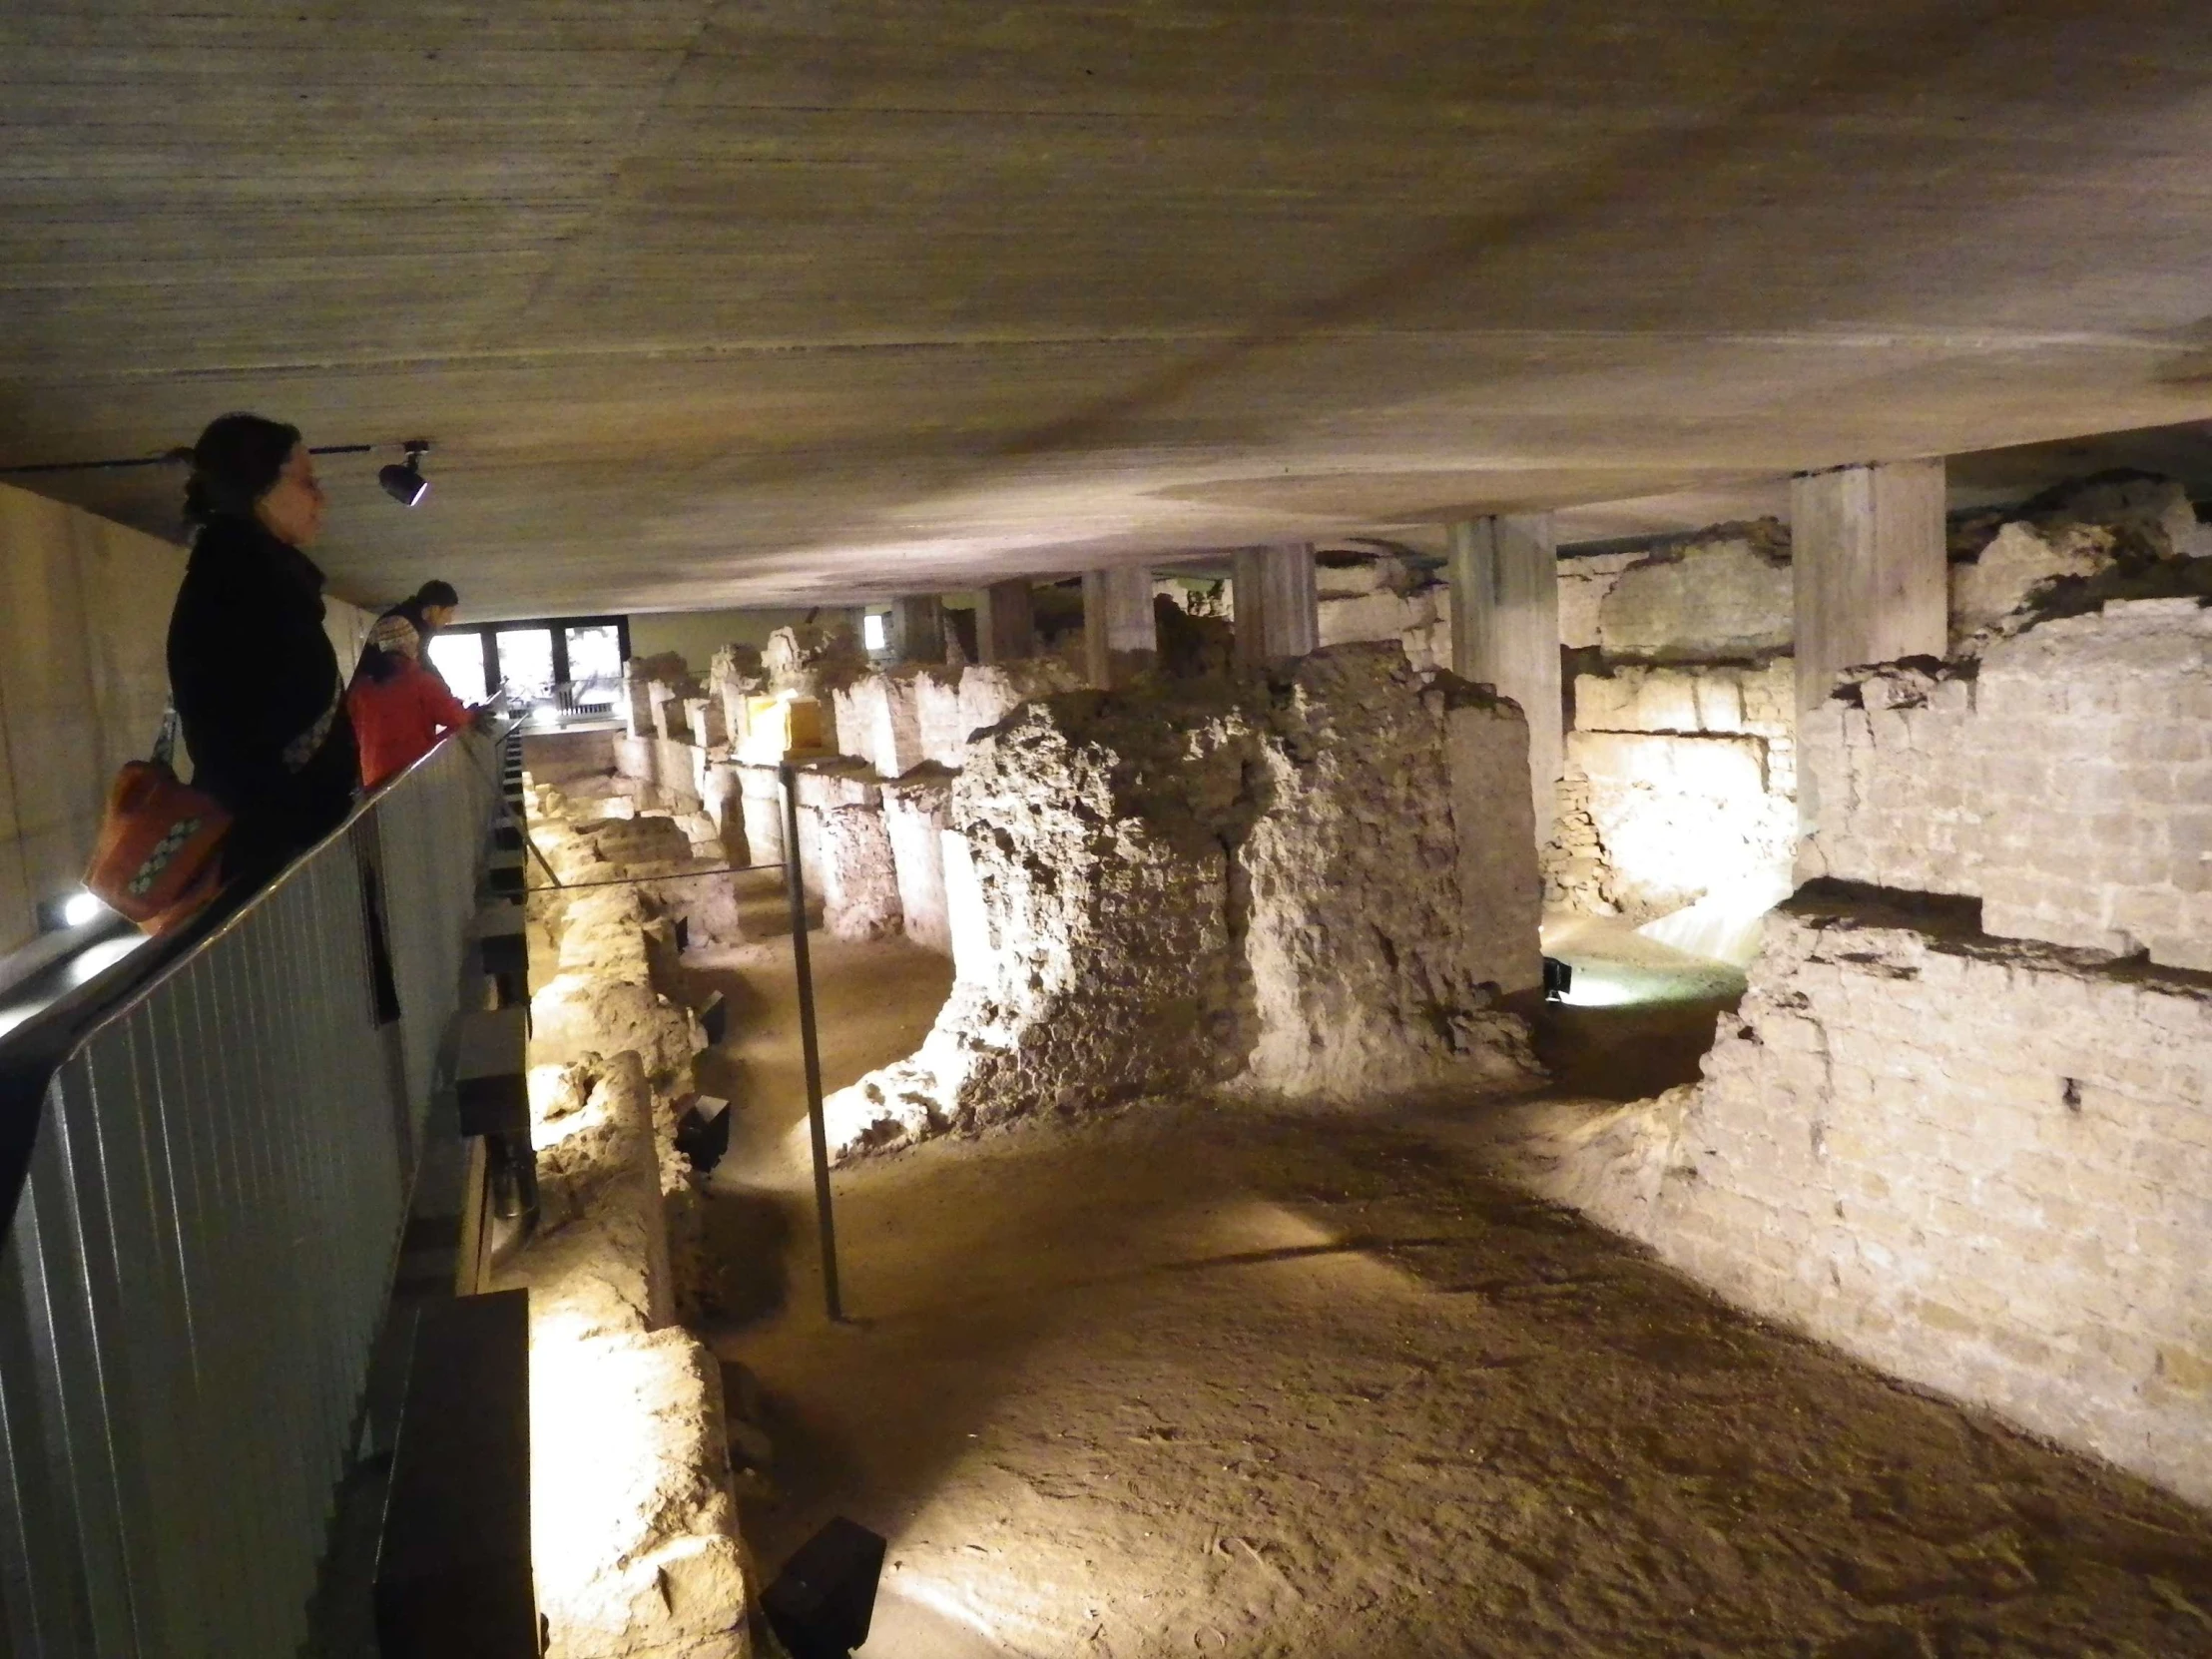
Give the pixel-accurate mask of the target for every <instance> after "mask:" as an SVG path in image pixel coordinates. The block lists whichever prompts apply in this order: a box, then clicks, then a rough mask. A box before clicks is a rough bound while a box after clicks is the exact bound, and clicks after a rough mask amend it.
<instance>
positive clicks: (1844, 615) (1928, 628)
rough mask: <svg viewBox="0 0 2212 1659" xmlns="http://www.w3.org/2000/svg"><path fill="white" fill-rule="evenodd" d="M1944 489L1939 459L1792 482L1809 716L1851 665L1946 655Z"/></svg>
mask: <svg viewBox="0 0 2212 1659" xmlns="http://www.w3.org/2000/svg"><path fill="white" fill-rule="evenodd" d="M1943 485H1944V473H1943V463H1942V461H1941V460H1940V459H1937V460H1933V461H1890V462H1886V463H1884V464H1882V465H1879V466H1846V467H1837V468H1836V469H1834V470H1833V471H1829V472H1809V473H1805V474H1803V475H1801V476H1800V477H1798V478H1796V479H1795V480H1793V481H1792V483H1791V485H1790V549H1791V554H1790V556H1791V563H1792V565H1793V566H1794V569H1795V575H1796V580H1797V692H1798V709H1799V710H1800V712H1803V711H1804V710H1807V709H1814V708H1818V707H1819V706H1820V705H1821V704H1822V703H1824V702H1826V701H1827V699H1828V694H1829V693H1830V692H1831V691H1833V690H1835V688H1836V681H1837V677H1838V676H1840V675H1841V674H1842V673H1843V672H1844V670H1846V669H1849V668H1856V667H1858V666H1859V665H1860V664H1862V663H1889V662H1895V661H1897V659H1898V658H1900V657H1921V656H1927V657H1940V656H1941V655H1942V654H1943V652H1944V650H1945V649H1946V647H1947V646H1948V644H1949V624H1950V574H1949V570H1948V567H1947V565H1946V562H1945V560H1946V551H1945V542H1946V537H1945V534H1944V526H1943Z"/></svg>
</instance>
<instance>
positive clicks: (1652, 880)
mask: <svg viewBox="0 0 2212 1659" xmlns="http://www.w3.org/2000/svg"><path fill="white" fill-rule="evenodd" d="M1795 700H1796V687H1795V667H1794V664H1793V662H1792V660H1791V659H1790V658H1788V657H1778V658H1775V659H1772V660H1771V661H1769V662H1767V663H1765V664H1763V665H1759V666H1744V665H1737V664H1720V663H1716V664H1700V665H1689V666H1676V665H1651V666H1644V665H1624V666H1622V667H1619V668H1616V669H1614V670H1613V671H1612V673H1610V674H1586V675H1581V676H1579V677H1577V679H1576V681H1575V724H1576V730H1574V731H1573V732H1570V733H1569V734H1568V735H1567V775H1568V778H1569V780H1570V784H1569V788H1568V790H1567V791H1566V792H1565V793H1564V795H1563V798H1562V812H1561V824H1560V828H1559V830H1558V834H1557V838H1556V839H1555V841H1554V842H1553V845H1552V847H1551V848H1549V849H1547V869H1546V874H1547V876H1548V877H1549V880H1550V883H1551V887H1552V891H1553V896H1554V898H1555V899H1556V900H1559V901H1563V902H1567V903H1570V904H1572V905H1574V906H1575V907H1576V908H1579V909H1583V910H1597V911H1602V910H1604V909H1612V910H1615V911H1619V912H1622V913H1625V914H1629V915H1634V916H1652V915H1660V914H1664V913H1666V912H1668V911H1671V910H1675V909H1679V908H1681V907H1682V906H1684V905H1687V904H1691V903H1694V902H1696V901H1697V900H1698V899H1699V898H1701V897H1704V896H1705V895H1706V894H1708V893H1717V894H1729V893H1738V892H1754V893H1755V892H1764V893H1766V894H1767V895H1768V896H1769V897H1771V896H1773V895H1774V894H1776V893H1779V892H1781V891H1784V890H1787V888H1788V887H1789V885H1790V884H1791V883H1790V871H1791V865H1792V859H1793V857H1794V854H1795V849H1796V844H1797V831H1798V810H1797V754H1796V749H1797V745H1796V737H1795V730H1796V722H1795V721H1794V719H1793V718H1792V710H1793V706H1794V703H1795ZM1763 902H1764V900H1762V903H1763Z"/></svg>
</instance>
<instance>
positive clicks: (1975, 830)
mask: <svg viewBox="0 0 2212 1659" xmlns="http://www.w3.org/2000/svg"><path fill="white" fill-rule="evenodd" d="M1805 762H1806V768H1807V773H1808V778H1809V781H1810V784H1811V786H1812V792H1813V795H1812V803H1811V806H1812V823H1811V827H1810V828H1811V834H1810V836H1809V838H1808V840H1807V843H1806V845H1805V848H1804V851H1803V853H1802V857H1801V868H1802V869H1803V871H1804V872H1805V873H1806V874H1808V875H1832V876H1837V877H1841V878H1845V879H1850V880H1857V881H1867V882H1874V883H1878V884H1881V885H1885V886H1892V887H1900V888H1906V889H1911V890H1917V891H1924V892H1943V893H1966V894H1973V895H1977V896H1979V897H1980V898H1981V899H1982V900H1983V905H1982V923H1983V925H1984V926H1985V927H1986V928H1987V929H1988V930H1989V931H1990V932H1991V933H1995V934H1999V935H2004V936H2011V937H2021V938H2036V939H2044V940H2049V941H2051V942H2054V943H2058V944H2069V945H2078V946H2083V947H2087V948H2091V949H2096V950H2103V951H2108V952H2112V953H2114V954H2120V955H2126V954H2130V953H2132V952H2135V951H2143V952H2145V953H2147V954H2148V956H2149V957H2150V959H2151V960H2152V961H2155V962H2162V963H2170V964H2173V965H2176V966H2183V967H2194V968H2212V610H2207V609H2206V608H2205V607H2204V605H2203V604H2202V603H2201V602H2199V601H2198V600H2195V599H2156V600H2135V601H2115V602H2113V603H2110V604H2107V605H2106V606H2105V607H2104V608H2103V609H2102V610H2101V611H2098V612H2095V613H2092V614H2088V615H2083V616H2076V617H2065V618H2058V619H2054V620H2051V621H2047V622H2043V623H2040V624H2038V625H2036V626H2034V627H2032V628H2029V629H2027V630H2026V631H2025V632H2022V633H2019V634H2016V635H2014V636H2012V637H2010V638H2005V639H1999V640H1997V641H1995V642H1993V643H1991V644H1989V645H1988V646H1987V648H1986V649H1985V650H1984V652H1983V655H1982V656H1981V658H1980V659H1979V662H1978V664H1954V665H1949V666H1943V665H1936V664H1933V663H1927V664H1923V663H1912V664H1904V665H1894V666H1890V667H1885V668H1882V669H1878V670H1875V671H1873V672H1871V673H1869V674H1867V675H1864V676H1862V677H1860V678H1859V679H1858V680H1856V681H1855V682H1853V683H1851V684H1850V685H1847V686H1846V687H1845V688H1844V689H1843V691H1842V692H1841V693H1840V695H1839V696H1838V697H1836V698H1833V699H1831V700H1830V701H1829V703H1828V704H1826V705H1825V706H1824V707H1823V708H1821V709H1820V710H1819V711H1817V712H1816V713H1815V714H1814V715H1812V716H1809V717H1808V720H1807V723H1806V732H1805Z"/></svg>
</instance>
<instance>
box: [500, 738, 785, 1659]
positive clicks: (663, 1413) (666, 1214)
mask: <svg viewBox="0 0 2212 1659" xmlns="http://www.w3.org/2000/svg"><path fill="white" fill-rule="evenodd" d="M587 736H588V735H586V734H548V735H546V736H544V737H534V738H531V739H528V740H526V744H525V749H526V763H527V764H528V766H529V767H530V769H531V770H530V772H529V773H528V783H529V791H528V804H529V824H530V833H531V836H532V839H533V841H534V843H535V844H536V846H537V847H538V848H539V850H540V852H541V853H542V854H543V855H544V858H545V861H546V863H548V864H550V865H551V867H552V871H553V874H554V875H556V876H557V877H558V878H559V880H560V882H561V883H562V885H561V886H559V887H556V886H554V885H553V884H552V882H551V881H549V880H548V878H547V877H546V874H545V871H544V870H543V869H542V868H541V867H539V866H537V865H535V864H533V865H532V866H531V869H530V872H529V873H530V888H531V890H530V892H529V896H528V898H527V900H526V917H527V921H528V932H529V942H530V967H531V975H530V978H531V990H532V995H531V1003H530V1008H531V1017H532V1029H531V1037H530V1043H529V1054H528V1059H529V1066H530V1069H529V1078H528V1082H529V1097H530V1109H531V1118H532V1135H531V1138H532V1142H533V1145H534V1147H535V1150H536V1155H537V1164H538V1175H539V1206H540V1209H539V1221H538V1225H537V1228H536V1230H535V1231H534V1232H533V1233H532V1234H531V1235H530V1236H529V1238H528V1239H527V1240H526V1241H525V1242H524V1243H523V1244H522V1245H521V1246H520V1248H519V1249H517V1250H516V1251H515V1253H514V1254H513V1255H512V1256H511V1257H509V1258H507V1259H505V1260H504V1261H503V1262H502V1263H501V1264H500V1265H499V1267H498V1269H497V1270H496V1272H495V1275H494V1279H493V1288H495V1289H506V1288H512V1287H516V1286H527V1287H528V1289H529V1291H530V1317H531V1349H532V1372H531V1375H532V1390H531V1435H532V1441H533V1443H534V1444H535V1445H538V1446H540V1447H549V1448H572V1447H575V1446H579V1445H588V1446H590V1447H592V1448H593V1449H592V1455H590V1456H576V1455H567V1454H563V1455H549V1456H545V1457H542V1458H540V1459H538V1460H536V1462H535V1463H534V1465H533V1491H534V1501H533V1504H532V1516H533V1540H532V1554H533V1563H534V1567H535V1571H536V1575H537V1579H538V1584H539V1595H540V1606H541V1610H542V1611H543V1613H544V1614H545V1616H546V1620H547V1627H548V1647H547V1650H546V1651H547V1653H548V1655H549V1656H551V1659H667V1656H672V1655H676V1654H682V1655H685V1656H687V1659H743V1656H744V1655H746V1654H747V1653H748V1652H749V1651H750V1638H749V1635H748V1631H747V1624H746V1619H747V1613H748V1608H749V1604H750V1583H751V1578H752V1565H751V1562H750V1560H749V1559H748V1556H747V1553H746V1550H745V1546H744V1543H743V1540H742V1537H741V1536H740V1532H739V1525H738V1510H737V1503H736V1496H735V1490H734V1478H735V1477H734V1474H733V1470H732V1467H731V1462H730V1450H729V1446H730V1434H731V1432H732V1430H731V1427H730V1423H729V1419H728V1416H727V1414H726V1402H725V1400H724V1398H723V1385H722V1376H723V1374H722V1369H721V1367H720V1365H719V1364H718V1363H717V1361H716V1360H715V1358H714V1356H713V1355H712V1354H711V1353H710V1352H709V1351H708V1350H707V1349H706V1348H705V1347H704V1346H703V1345H702V1344H700V1343H699V1342H698V1341H697V1340H696V1339H695V1338H693V1337H692V1336H691V1335H690V1333H689V1332H688V1331H686V1330H685V1329H684V1324H683V1322H685V1321H687V1320H697V1319H698V1318H700V1317H701V1316H702V1315H703V1314H704V1313H706V1312H707V1311H709V1310H710V1309H711V1307H712V1304H713V1294H712V1276H711V1271H710V1265H709V1262H708V1259H707V1255H706V1251H705V1248H704V1241H703V1238H702V1225H701V1224H702V1220H703V1215H702V1208H703V1199H702V1197H701V1194H700V1192H699V1188H698V1186H697V1182H696V1178H695V1177H694V1176H693V1174H692V1172H691V1170H690V1168H689V1165H688V1163H687V1162H686V1160H685V1159H684V1158H683V1157H682V1155H681V1154H679V1153H678V1151H677V1150H676V1131H677V1124H678V1121H679V1117H680V1114H681V1112H682V1110H683V1109H684V1107H685V1106H686V1105H687V1104H688V1103H689V1101H690V1100H691V1099H692V1097H693V1089H694V1083H693V1075H692V1066H693V1061H694V1058H695V1057H696V1055H697V1054H698V1053H699V1051H700V1050H701V1049H702V1048H703V1047H704V1044H705V1038H704V1037H703V1035H702V1034H701V1031H700V1027H699V1022H698V1019H697V1017H696V1015H695V1014H694V1012H693V1010H692V1009H691V1008H690V1007H689V1006H688V1005H687V1004H686V1001H685V997H684V984H683V976H682V972H681V966H680V951H679V943H678V928H677V923H678V921H679V920H680V919H681V920H683V921H684V922H685V924H686V928H687V930H688V932H689V934H690V937H691V938H692V940H693V941H694V942H695V943H715V942H732V941H734V940H735V938H736V936H737V935H736V907H735V901H734V896H733V894H732V892H731V888H730V878H729V876H727V875H721V876H719V877H716V876H710V877H707V878H706V879H704V880H702V879H699V878H697V877H696V876H693V877H690V878H687V879H673V878H672V877H673V876H675V875H677V874H679V873H682V872H687V871H694V870H697V869H698V868H700V867H707V868H715V867H718V864H717V862H716V861H713V860H710V859H709V858H707V857H705V856H702V855H701V851H700V849H699V848H697V847H695V846H694V844H693V843H692V842H691V840H690V839H689V837H688V835H687V833H686V831H685V829H684V826H683V825H682V823H681V821H680V820H678V819H677V818H675V817H673V816H670V815H668V814H666V813H663V812H659V811H656V810H654V809H653V808H652V807H651V806H650V805H648V806H645V807H642V808H641V807H640V805H639V801H640V795H641V793H642V792H641V791H640V790H638V789H637V788H636V787H635V781H634V780H628V779H625V778H623V777H622V776H621V775H619V774H615V773H609V772H604V771H595V770H593V769H592V762H593V761H594V759H604V758H606V757H605V755H604V754H595V752H594V750H593V747H592V745H591V744H589V743H588V742H581V741H578V740H580V739H583V738H585V737H587ZM540 768H542V769H543V771H544V773H545V774H546V775H547V776H548V777H558V778H560V779H561V781H562V782H561V785H560V786H559V787H554V786H552V785H550V784H547V783H544V782H541V781H540V778H539V776H538V769H540ZM656 877H658V879H655V878H656ZM637 878H643V879H637Z"/></svg>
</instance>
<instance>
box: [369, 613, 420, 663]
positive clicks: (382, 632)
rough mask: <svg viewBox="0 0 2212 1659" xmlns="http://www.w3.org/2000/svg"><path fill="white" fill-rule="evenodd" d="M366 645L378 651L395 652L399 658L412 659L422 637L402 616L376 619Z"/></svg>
mask: <svg viewBox="0 0 2212 1659" xmlns="http://www.w3.org/2000/svg"><path fill="white" fill-rule="evenodd" d="M368 643H369V644H370V645H373V646H374V647H375V648H376V649H377V650H379V651H396V652H398V653H399V654H400V655H401V656H405V657H412V656H414V655H415V653H416V652H417V651H418V650H419V649H420V648H421V645H422V636H421V635H419V634H417V633H416V632H415V625H414V624H413V623H411V622H409V621H408V620H407V619H406V618H405V617H403V616H387V617H378V618H377V619H376V626H375V627H374V628H373V629H371V630H370V631H369V636H368Z"/></svg>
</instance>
